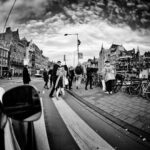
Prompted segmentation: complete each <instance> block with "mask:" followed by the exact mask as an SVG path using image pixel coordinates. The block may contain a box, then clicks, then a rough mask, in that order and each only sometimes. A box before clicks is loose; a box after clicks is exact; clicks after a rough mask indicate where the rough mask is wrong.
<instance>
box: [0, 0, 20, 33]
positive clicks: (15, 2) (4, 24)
mask: <svg viewBox="0 0 150 150" xmlns="http://www.w3.org/2000/svg"><path fill="white" fill-rule="evenodd" d="M16 1H17V0H14V3H13V5H12V7H11V9H10V11H9V13H8V16H7V18H6V21H5V24H4V28H3V32H4V31H5V28H6V25H7V22H8V19H9V16H10V14H11V12H12V10H13V8H14V6H15V3H16Z"/></svg>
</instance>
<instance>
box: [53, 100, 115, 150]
mask: <svg viewBox="0 0 150 150" xmlns="http://www.w3.org/2000/svg"><path fill="white" fill-rule="evenodd" d="M53 102H54V104H55V106H56V108H57V110H58V112H59V114H60V116H61V118H62V119H63V121H64V123H65V124H66V126H67V128H68V130H69V131H70V133H71V135H72V137H73V138H74V140H75V141H76V143H77V144H78V146H79V147H80V149H81V150H98V149H99V150H114V148H112V147H111V145H109V144H108V143H107V142H106V141H105V140H104V139H103V138H102V137H100V136H99V135H98V134H97V133H96V132H95V131H94V130H93V129H92V128H91V127H90V126H89V125H88V124H86V122H85V121H83V120H82V119H81V118H80V117H79V116H78V115H77V114H76V113H75V112H74V111H73V110H72V109H71V108H70V106H69V105H68V104H67V103H66V102H65V101H64V100H63V99H62V98H60V99H59V100H57V99H56V98H53Z"/></svg>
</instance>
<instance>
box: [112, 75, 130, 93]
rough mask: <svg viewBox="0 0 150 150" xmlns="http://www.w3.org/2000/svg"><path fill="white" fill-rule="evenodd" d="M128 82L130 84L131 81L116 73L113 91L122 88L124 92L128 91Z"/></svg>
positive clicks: (115, 91)
mask: <svg viewBox="0 0 150 150" xmlns="http://www.w3.org/2000/svg"><path fill="white" fill-rule="evenodd" d="M130 84H131V81H130V80H126V78H125V76H124V75H122V74H117V75H116V80H115V81H114V87H113V92H114V93H117V92H119V91H120V90H123V91H124V92H127V93H128V87H129V86H130Z"/></svg>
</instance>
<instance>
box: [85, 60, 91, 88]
mask: <svg viewBox="0 0 150 150" xmlns="http://www.w3.org/2000/svg"><path fill="white" fill-rule="evenodd" d="M86 76H87V78H86V84H85V90H88V89H87V86H88V83H89V82H90V89H92V68H91V61H89V62H88V66H87V68H86Z"/></svg>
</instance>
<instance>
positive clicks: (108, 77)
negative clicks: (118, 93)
mask: <svg viewBox="0 0 150 150" xmlns="http://www.w3.org/2000/svg"><path fill="white" fill-rule="evenodd" d="M103 77H104V79H105V82H106V93H108V94H112V91H113V84H114V80H115V69H114V67H113V66H112V65H111V64H110V62H109V61H108V60H107V61H105V66H104V69H103Z"/></svg>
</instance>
